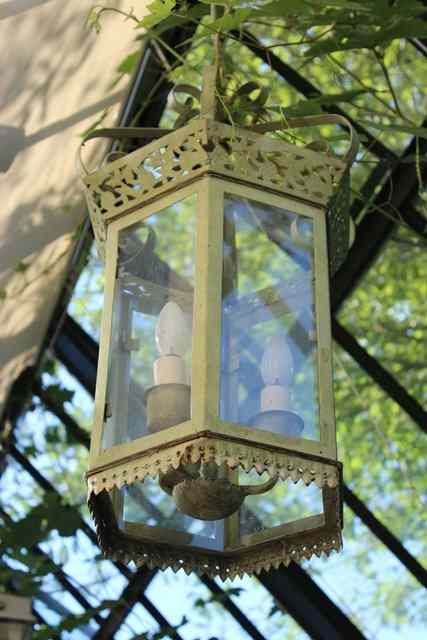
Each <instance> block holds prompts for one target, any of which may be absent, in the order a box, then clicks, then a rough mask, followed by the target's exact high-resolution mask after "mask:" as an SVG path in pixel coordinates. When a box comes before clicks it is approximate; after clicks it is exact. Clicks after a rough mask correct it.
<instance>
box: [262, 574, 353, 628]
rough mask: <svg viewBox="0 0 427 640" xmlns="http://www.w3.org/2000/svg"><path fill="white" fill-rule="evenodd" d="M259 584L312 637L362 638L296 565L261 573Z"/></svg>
mask: <svg viewBox="0 0 427 640" xmlns="http://www.w3.org/2000/svg"><path fill="white" fill-rule="evenodd" d="M258 579H259V581H260V582H261V584H263V585H264V587H266V589H268V590H269V591H270V593H271V594H272V595H273V596H274V597H275V598H276V600H277V601H278V602H279V603H280V605H281V606H282V607H283V608H284V609H286V611H288V612H289V613H290V615H291V616H292V617H293V618H294V619H295V620H296V621H297V622H298V624H299V625H300V626H301V627H302V628H303V629H304V631H306V633H308V635H309V636H310V638H313V640H325V639H327V640H342V639H343V638H345V639H346V640H363V639H364V638H365V636H364V635H363V633H362V632H361V631H360V630H359V629H358V628H357V627H356V626H355V625H354V624H353V623H352V622H351V620H350V619H349V618H348V617H347V616H346V615H345V614H344V613H343V612H342V611H341V609H340V608H339V607H337V606H336V605H335V604H334V603H333V602H332V600H330V598H328V596H327V595H326V594H325V593H324V592H323V591H322V589H320V587H318V586H317V584H316V583H315V582H314V580H313V579H312V578H311V577H310V576H309V575H308V574H307V573H306V572H305V571H304V569H302V568H301V567H300V566H299V565H297V564H295V563H294V562H291V564H290V565H289V566H288V567H286V568H285V569H276V570H275V571H269V572H265V571H263V572H261V573H260V575H259V576H258Z"/></svg>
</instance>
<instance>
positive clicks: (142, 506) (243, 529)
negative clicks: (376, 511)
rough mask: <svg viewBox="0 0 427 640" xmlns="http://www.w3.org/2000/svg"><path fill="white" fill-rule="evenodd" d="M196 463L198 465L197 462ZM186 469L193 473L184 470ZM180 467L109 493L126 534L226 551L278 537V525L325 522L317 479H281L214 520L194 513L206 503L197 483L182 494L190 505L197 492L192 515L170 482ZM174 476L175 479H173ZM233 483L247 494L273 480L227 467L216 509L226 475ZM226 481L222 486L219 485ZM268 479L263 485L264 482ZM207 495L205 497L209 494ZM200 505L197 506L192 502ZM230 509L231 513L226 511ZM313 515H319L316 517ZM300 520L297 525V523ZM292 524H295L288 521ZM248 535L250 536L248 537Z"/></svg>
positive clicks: (284, 531) (295, 527)
mask: <svg viewBox="0 0 427 640" xmlns="http://www.w3.org/2000/svg"><path fill="white" fill-rule="evenodd" d="M193 466H194V467H195V466H196V465H193ZM186 471H189V469H188V468H186ZM182 472H183V467H181V468H180V470H178V471H170V472H167V473H166V474H163V475H162V476H161V477H160V478H159V477H157V478H155V479H152V478H149V477H147V478H145V480H144V482H138V483H133V484H131V485H125V486H123V487H122V488H121V489H120V490H114V491H113V492H112V494H111V496H112V503H113V506H114V508H115V511H116V514H117V521H118V524H119V526H120V527H121V529H122V530H123V531H125V533H128V534H129V535H135V536H138V537H142V538H146V539H148V540H150V539H153V540H156V541H157V542H164V543H168V542H171V541H172V540H173V543H174V544H179V545H181V546H185V547H195V548H199V549H205V550H218V551H226V550H228V549H231V548H235V547H240V546H246V545H251V544H256V543H262V542H263V541H264V540H265V537H266V536H265V535H262V534H264V533H265V532H268V533H269V535H270V536H271V534H273V535H274V531H272V529H274V528H275V527H276V528H277V527H280V531H279V530H277V534H279V533H280V535H286V534H293V533H295V531H296V530H303V529H305V528H306V526H307V522H308V521H307V520H305V519H306V518H309V517H310V516H311V517H312V518H311V519H310V521H309V522H310V528H316V527H319V526H323V525H324V524H325V521H324V517H323V500H322V491H321V489H319V488H318V487H317V486H316V485H315V484H314V483H313V484H311V485H310V486H309V487H306V486H305V485H304V484H303V483H298V484H294V483H293V482H291V481H280V480H279V481H278V482H277V483H276V484H275V485H274V486H273V487H271V484H270V485H269V489H268V490H267V489H265V492H264V493H259V494H256V493H253V494H251V492H250V491H248V495H246V497H245V498H244V500H243V499H242V502H241V504H240V506H239V505H237V504H236V507H235V510H234V512H233V513H232V514H231V515H229V516H228V517H218V519H216V520H212V519H205V517H204V516H202V514H201V513H199V517H196V515H195V514H194V511H195V510H196V508H197V507H198V508H199V509H200V506H201V505H203V503H204V501H203V492H202V490H201V488H200V485H199V486H198V481H197V480H194V481H193V482H190V485H189V486H188V487H187V488H185V489H182V487H181V490H182V493H181V496H183V495H184V494H185V495H184V497H185V500H186V502H185V504H187V505H188V504H190V503H191V501H192V498H193V496H194V495H195V494H196V492H198V501H197V502H196V503H192V508H193V514H192V515H189V514H188V513H186V512H185V507H184V509H183V508H182V505H181V504H179V503H178V501H176V493H175V492H173V495H172V491H169V490H168V488H167V485H168V484H170V485H171V484H172V481H173V480H175V481H176V476H177V474H178V473H182ZM172 476H174V477H172ZM225 477H226V478H227V480H228V482H229V483H231V484H234V485H236V486H237V485H239V486H240V488H241V489H242V490H244V492H245V493H246V488H247V487H249V488H250V489H252V490H257V489H258V488H259V487H261V488H264V487H265V486H267V483H269V478H268V475H267V474H266V473H264V474H263V475H262V476H261V477H260V476H259V475H258V473H257V472H255V471H252V472H249V473H246V472H244V471H240V472H234V471H231V470H228V471H225V472H224V471H223V474H222V478H223V480H218V483H219V485H218V486H219V489H218V490H219V491H220V492H221V493H222V496H223V498H222V501H221V499H220V498H218V500H217V503H216V508H219V507H218V505H219V504H220V503H221V502H222V505H224V504H225V503H226V500H227V498H226V497H224V496H225V495H226V494H227V491H228V488H227V487H228V486H229V484H228V485H227V486H226V484H227V483H226V482H224V478H225ZM221 482H222V484H221ZM215 483H216V481H215V480H211V481H210V486H211V489H212V490H214V485H215ZM264 483H265V485H264ZM205 497H206V496H205ZM194 504H196V505H197V507H195V506H194ZM228 513H230V512H228ZM313 517H315V519H313ZM297 520H298V521H300V522H298V524H297V525H296V521H297ZM290 523H292V526H291V527H286V525H288V524H290ZM249 536H250V538H249Z"/></svg>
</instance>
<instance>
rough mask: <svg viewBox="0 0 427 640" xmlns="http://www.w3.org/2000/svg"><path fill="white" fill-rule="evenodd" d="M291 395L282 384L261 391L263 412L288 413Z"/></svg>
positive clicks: (269, 386)
mask: <svg viewBox="0 0 427 640" xmlns="http://www.w3.org/2000/svg"><path fill="white" fill-rule="evenodd" d="M290 399H291V393H290V391H289V389H288V388H287V387H284V386H283V385H280V384H274V385H268V386H267V387H264V389H263V390H262V391H261V411H287V410H288V409H289V407H290Z"/></svg>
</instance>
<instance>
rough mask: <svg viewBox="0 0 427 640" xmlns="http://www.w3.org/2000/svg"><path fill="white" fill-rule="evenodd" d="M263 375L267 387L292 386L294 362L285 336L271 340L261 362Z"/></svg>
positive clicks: (278, 336)
mask: <svg viewBox="0 0 427 640" xmlns="http://www.w3.org/2000/svg"><path fill="white" fill-rule="evenodd" d="M261 375H262V377H263V380H264V384H265V385H266V386H271V385H282V386H289V385H290V384H292V380H293V377H294V361H293V357H292V353H291V350H290V348H289V344H288V341H287V340H286V338H285V337H284V336H280V335H276V336H273V337H272V338H270V340H269V342H268V345H267V347H266V349H265V351H264V355H263V357H262V360H261Z"/></svg>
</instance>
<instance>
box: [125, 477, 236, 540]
mask: <svg viewBox="0 0 427 640" xmlns="http://www.w3.org/2000/svg"><path fill="white" fill-rule="evenodd" d="M113 504H115V507H116V512H117V513H118V515H119V518H118V520H119V525H120V526H121V528H122V529H123V530H125V531H126V532H127V533H129V534H132V533H136V532H137V531H138V533H139V535H142V536H143V537H148V539H150V538H151V537H152V536H155V539H156V540H157V541H160V542H171V540H172V536H173V541H174V543H179V544H181V545H185V546H195V547H202V548H206V549H221V550H222V549H223V546H224V545H223V542H224V541H223V534H222V527H221V521H207V520H199V519H196V518H192V517H191V516H189V515H186V514H185V513H182V512H181V511H179V509H178V508H177V505H176V503H175V500H174V498H173V497H172V496H171V495H169V494H168V493H166V491H164V490H163V489H162V488H161V486H160V484H159V479H158V478H156V479H152V478H145V480H144V482H138V483H133V484H132V485H129V486H124V487H122V489H120V490H118V491H116V492H115V494H114V497H113ZM134 525H144V531H143V530H142V528H140V529H139V530H138V529H137V528H136V526H134ZM150 529H152V532H150ZM180 533H181V534H182V536H179V534H180Z"/></svg>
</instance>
